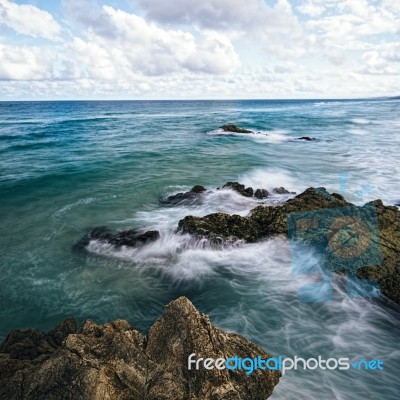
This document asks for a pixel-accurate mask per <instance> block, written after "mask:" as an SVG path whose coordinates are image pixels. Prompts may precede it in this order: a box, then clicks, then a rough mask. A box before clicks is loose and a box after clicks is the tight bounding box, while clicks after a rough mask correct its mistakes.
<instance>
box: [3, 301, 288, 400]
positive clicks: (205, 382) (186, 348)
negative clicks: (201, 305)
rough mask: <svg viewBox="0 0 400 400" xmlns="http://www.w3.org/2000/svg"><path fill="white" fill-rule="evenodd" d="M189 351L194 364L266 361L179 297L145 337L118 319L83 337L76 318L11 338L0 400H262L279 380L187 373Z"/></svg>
mask: <svg viewBox="0 0 400 400" xmlns="http://www.w3.org/2000/svg"><path fill="white" fill-rule="evenodd" d="M54 337H56V338H57V340H54ZM61 338H63V340H62V342H60V339H61ZM26 349H30V351H29V352H28V353H27V352H26ZM192 353H195V354H196V357H195V358H196V359H197V358H200V357H203V358H208V357H212V358H215V359H217V358H219V357H223V358H225V359H227V358H229V357H232V356H236V355H237V356H239V357H242V358H245V357H250V358H254V357H257V356H261V357H263V358H264V359H266V358H269V357H270V356H269V355H268V354H266V353H265V352H264V350H263V349H262V348H261V347H259V346H257V345H255V344H252V343H250V342H249V341H247V340H246V339H245V338H243V337H241V336H239V335H236V334H234V333H226V332H224V331H222V330H220V329H218V328H216V327H214V326H213V325H212V324H211V323H210V321H209V318H208V316H206V315H204V314H200V313H199V312H198V311H197V310H196V308H195V307H194V306H193V304H192V303H191V302H190V301H189V300H188V299H187V298H185V297H180V298H179V299H177V300H175V301H173V302H171V303H170V304H168V305H167V306H166V307H165V313H164V315H163V316H162V317H160V318H159V319H158V320H157V321H156V322H155V323H154V325H153V326H152V327H151V328H150V330H149V332H148V335H147V337H145V336H144V335H142V334H141V333H140V332H139V331H138V330H136V329H135V328H133V327H131V325H130V324H129V323H128V322H127V321H122V320H117V321H114V322H111V323H107V324H104V325H100V326H98V325H96V324H95V323H94V322H92V321H86V322H85V323H84V324H83V326H82V329H81V331H80V332H76V330H75V322H74V321H73V320H67V321H65V322H64V323H61V324H59V325H58V326H57V327H56V328H54V329H52V330H51V331H49V332H48V333H47V334H46V333H42V332H39V331H37V330H34V329H29V330H25V331H13V332H11V333H10V334H9V335H8V336H7V338H6V340H5V341H4V342H3V343H2V344H1V345H0V399H4V400H14V399H15V400H16V399H27V400H62V399H71V400H72V399H73V400H106V399H107V400H108V399H110V400H128V399H129V400H145V399H146V400H167V399H168V400H169V399H173V400H188V399H193V400H195V399H196V400H202V399H204V400H206V399H207V400H214V399H215V400H217V399H221V400H224V399H226V400H228V399H229V400H233V399H235V400H247V399H252V400H264V399H267V398H268V397H269V396H270V395H271V393H272V391H273V389H274V386H275V385H276V384H277V383H278V381H279V377H280V372H279V371H269V370H266V371H262V370H260V369H258V370H255V371H254V372H253V373H252V374H250V375H246V373H245V371H238V370H235V371H231V370H227V369H224V370H218V369H212V370H207V369H205V368H200V369H199V370H195V369H192V370H189V369H188V362H187V361H188V356H189V355H190V354H192Z"/></svg>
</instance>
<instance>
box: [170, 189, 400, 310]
mask: <svg viewBox="0 0 400 400" xmlns="http://www.w3.org/2000/svg"><path fill="white" fill-rule="evenodd" d="M325 209H330V211H329V212H323V210H325ZM321 210H322V212H321ZM298 215H300V217H301V218H299V220H298V221H297V220H296V218H297V217H296V216H298ZM289 218H291V219H289ZM290 221H294V223H295V224H296V225H293V226H290ZM297 224H298V226H297ZM296 229H297V231H296V232H294V230H296ZM178 231H181V232H184V233H189V234H192V235H195V236H197V237H201V238H208V239H211V240H213V241H215V240H220V241H224V240H226V241H227V242H232V241H235V240H236V241H245V242H249V243H253V242H257V241H261V240H265V239H267V238H269V237H272V236H277V235H285V236H287V235H289V236H290V235H291V237H292V239H293V238H294V239H295V240H301V241H302V242H303V243H304V244H306V245H308V246H311V247H314V248H315V249H316V250H318V251H321V252H322V253H323V254H324V255H325V257H326V260H325V262H326V263H327V265H329V266H330V268H331V269H332V270H333V271H336V270H341V269H343V268H345V269H346V270H347V272H350V273H352V274H355V275H356V276H358V277H360V278H364V279H369V280H373V281H376V282H378V283H379V285H380V288H381V291H382V293H383V294H385V295H386V296H387V297H389V298H390V299H392V300H394V301H397V302H399V303H400V211H399V210H398V209H397V207H395V206H384V205H383V203H382V201H380V200H376V201H374V202H370V203H367V204H366V205H365V206H363V207H360V206H356V205H354V204H351V203H349V202H347V201H346V200H345V199H344V198H343V197H342V196H341V195H340V194H336V193H332V194H330V193H328V192H327V191H326V190H325V188H309V189H307V190H306V191H305V192H303V193H301V194H300V195H298V196H296V197H294V198H292V199H290V200H288V201H286V202H285V203H283V204H281V205H278V206H261V205H260V206H258V207H256V208H254V209H253V210H252V211H251V212H250V214H249V215H248V216H247V217H241V216H239V215H229V214H224V213H216V214H210V215H206V216H204V217H193V216H187V217H185V218H184V219H182V220H181V221H179V224H178ZM296 235H297V236H296ZM376 250H377V251H376ZM374 251H375V253H378V256H379V257H378V256H376V255H374V254H375V253H374ZM380 255H381V256H382V257H381V258H380Z"/></svg>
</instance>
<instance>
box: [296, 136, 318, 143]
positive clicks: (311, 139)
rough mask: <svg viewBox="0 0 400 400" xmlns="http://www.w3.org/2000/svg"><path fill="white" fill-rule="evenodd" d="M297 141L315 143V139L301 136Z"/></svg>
mask: <svg viewBox="0 0 400 400" xmlns="http://www.w3.org/2000/svg"><path fill="white" fill-rule="evenodd" d="M297 140H305V141H306V142H315V141H316V140H317V139H316V138H313V137H310V136H302V137H299V138H297Z"/></svg>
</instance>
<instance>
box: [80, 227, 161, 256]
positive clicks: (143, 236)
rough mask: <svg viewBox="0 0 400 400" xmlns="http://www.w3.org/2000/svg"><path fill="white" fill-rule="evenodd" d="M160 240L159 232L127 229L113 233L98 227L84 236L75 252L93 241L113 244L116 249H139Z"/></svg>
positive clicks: (105, 228)
mask: <svg viewBox="0 0 400 400" xmlns="http://www.w3.org/2000/svg"><path fill="white" fill-rule="evenodd" d="M159 238H160V232H159V231H146V232H141V231H138V230H137V229H127V230H124V231H119V232H113V231H111V230H110V229H108V228H107V227H103V226H101V227H98V228H94V229H93V230H91V231H90V232H89V233H88V234H86V235H85V236H83V237H82V238H81V239H80V240H79V241H78V243H76V245H75V250H83V249H85V248H86V246H87V245H88V244H89V243H90V241H91V240H99V241H102V242H106V243H109V244H112V245H113V246H116V247H121V246H129V247H138V246H143V245H145V244H147V243H150V242H154V241H156V240H157V239H159Z"/></svg>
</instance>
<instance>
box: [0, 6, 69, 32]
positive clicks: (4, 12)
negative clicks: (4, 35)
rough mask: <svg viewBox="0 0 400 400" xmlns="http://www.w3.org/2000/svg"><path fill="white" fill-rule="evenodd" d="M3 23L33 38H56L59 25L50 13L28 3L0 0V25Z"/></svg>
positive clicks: (59, 28)
mask: <svg viewBox="0 0 400 400" xmlns="http://www.w3.org/2000/svg"><path fill="white" fill-rule="evenodd" d="M1 25H5V26H7V27H9V28H11V29H13V30H14V31H15V32H17V33H20V34H23V35H27V36H31V37H34V38H38V37H40V38H44V39H49V40H57V39H58V36H59V34H60V31H61V27H60V25H59V24H58V23H57V22H56V21H55V20H54V18H53V17H52V15H51V14H49V13H48V12H46V11H42V10H40V9H39V8H37V7H35V6H32V5H29V4H21V5H20V4H16V3H13V2H11V1H8V0H0V26H1Z"/></svg>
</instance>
